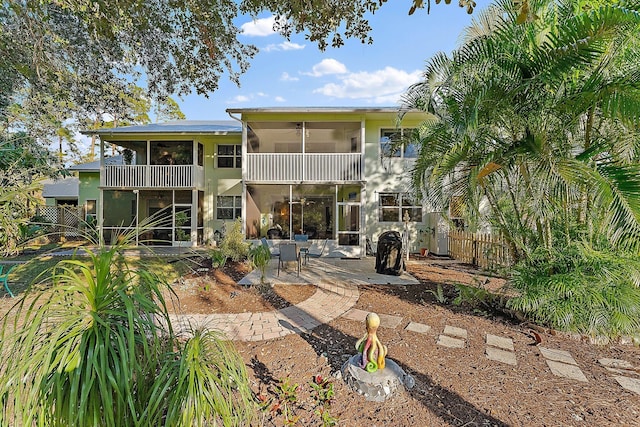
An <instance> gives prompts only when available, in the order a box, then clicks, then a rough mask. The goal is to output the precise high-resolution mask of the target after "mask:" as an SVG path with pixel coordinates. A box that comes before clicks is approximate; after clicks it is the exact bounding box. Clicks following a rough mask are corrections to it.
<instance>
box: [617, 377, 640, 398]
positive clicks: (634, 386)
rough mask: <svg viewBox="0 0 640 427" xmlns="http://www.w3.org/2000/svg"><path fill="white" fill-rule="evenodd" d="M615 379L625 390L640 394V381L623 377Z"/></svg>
mask: <svg viewBox="0 0 640 427" xmlns="http://www.w3.org/2000/svg"><path fill="white" fill-rule="evenodd" d="M613 378H615V380H616V381H618V384H620V385H621V386H622V387H623V388H624V389H626V390H629V391H632V392H634V393H636V394H640V379H638V378H629V377H623V376H622V375H614V377H613Z"/></svg>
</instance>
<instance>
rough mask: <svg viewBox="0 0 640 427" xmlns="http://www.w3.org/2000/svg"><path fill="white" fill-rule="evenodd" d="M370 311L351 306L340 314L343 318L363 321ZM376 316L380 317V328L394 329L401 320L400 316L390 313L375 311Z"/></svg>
mask: <svg viewBox="0 0 640 427" xmlns="http://www.w3.org/2000/svg"><path fill="white" fill-rule="evenodd" d="M369 313H370V311H365V310H360V309H358V308H352V309H350V310H348V311H347V312H346V313H345V314H343V315H342V317H344V318H345V319H349V320H355V321H356V322H364V321H365V319H366V317H367V314H369ZM376 314H377V315H378V317H380V327H381V328H389V329H395V328H397V327H398V326H399V325H400V323H401V322H402V317H400V316H392V315H390V314H384V313H376Z"/></svg>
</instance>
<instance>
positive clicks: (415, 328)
mask: <svg viewBox="0 0 640 427" xmlns="http://www.w3.org/2000/svg"><path fill="white" fill-rule="evenodd" d="M404 330H405V331H411V332H417V333H419V334H427V333H429V331H431V326H429V325H425V324H424V323H416V322H409V324H408V325H407V327H406V328H404Z"/></svg>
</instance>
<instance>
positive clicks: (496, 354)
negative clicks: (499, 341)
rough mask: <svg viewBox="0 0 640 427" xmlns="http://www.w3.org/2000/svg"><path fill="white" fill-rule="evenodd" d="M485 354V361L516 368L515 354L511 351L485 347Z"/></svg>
mask: <svg viewBox="0 0 640 427" xmlns="http://www.w3.org/2000/svg"><path fill="white" fill-rule="evenodd" d="M485 354H486V355H487V359H490V360H494V361H496V362H500V363H506V364H507V365H513V366H516V365H517V364H518V363H517V362H516V354H515V353H514V352H512V351H508V350H502V349H499V348H495V347H487V349H486V352H485Z"/></svg>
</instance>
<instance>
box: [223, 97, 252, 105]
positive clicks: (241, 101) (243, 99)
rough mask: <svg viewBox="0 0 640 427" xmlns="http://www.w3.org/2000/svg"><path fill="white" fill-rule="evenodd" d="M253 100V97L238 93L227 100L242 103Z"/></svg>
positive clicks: (228, 102) (230, 102)
mask: <svg viewBox="0 0 640 427" xmlns="http://www.w3.org/2000/svg"><path fill="white" fill-rule="evenodd" d="M250 100H251V97H248V96H245V95H237V96H234V97H233V98H231V99H230V100H228V101H227V104H241V103H243V102H248V101H250Z"/></svg>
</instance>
